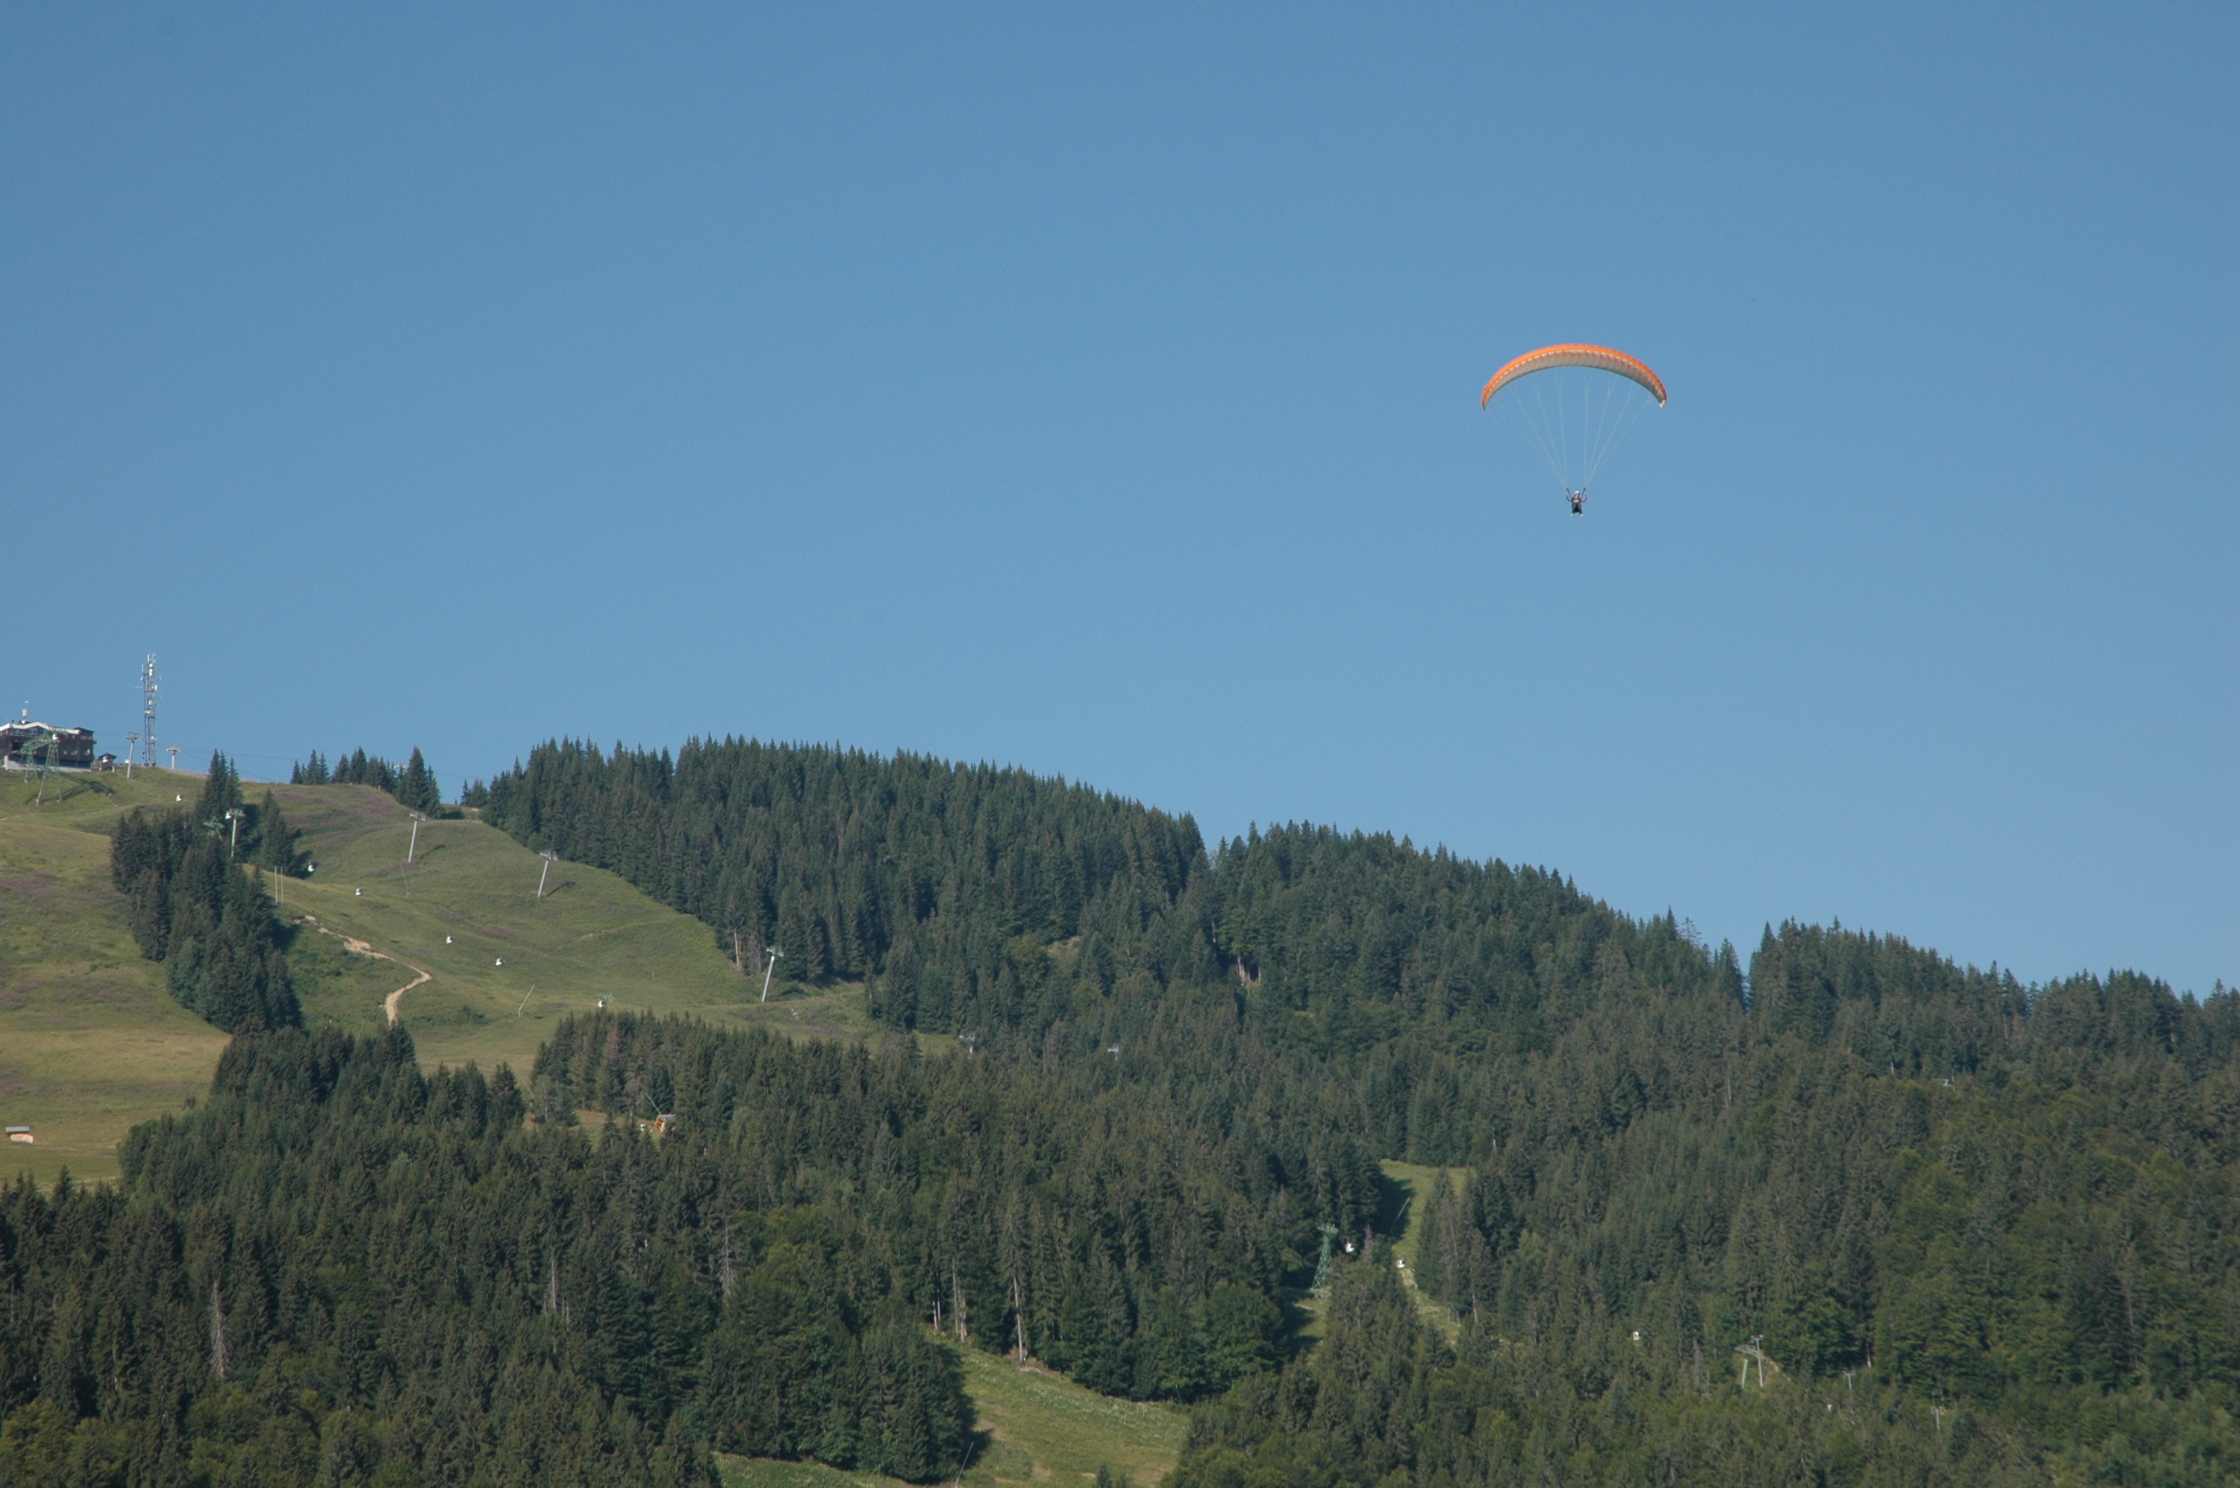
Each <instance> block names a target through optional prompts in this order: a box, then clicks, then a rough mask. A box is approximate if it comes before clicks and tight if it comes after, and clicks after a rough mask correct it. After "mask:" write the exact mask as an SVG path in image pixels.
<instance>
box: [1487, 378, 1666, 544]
mask: <svg viewBox="0 0 2240 1488" xmlns="http://www.w3.org/2000/svg"><path fill="white" fill-rule="evenodd" d="M1497 399H1498V401H1496V400H1497ZM1664 405H1665V390H1664V379H1663V378H1661V377H1659V376H1657V374H1656V373H1655V372H1654V371H1652V370H1650V367H1649V364H1648V363H1646V362H1644V361H1642V360H1641V359H1640V358H1639V357H1635V356H1630V355H1628V354H1627V353H1625V352H1622V351H1617V350H1614V349H1612V348H1611V347H1608V346H1589V345H1585V344H1584V343H1578V342H1567V343H1565V344H1562V345H1559V346H1543V347H1541V348H1540V349H1539V350H1538V351H1528V352H1526V353H1525V354H1524V355H1523V356H1521V357H1518V358H1517V359H1516V360H1514V361H1512V362H1510V363H1509V364H1508V365H1507V366H1505V367H1503V368H1502V369H1501V370H1500V371H1498V372H1496V373H1494V374H1493V378H1492V380H1491V381H1489V382H1488V383H1487V384H1486V388H1485V391H1484V392H1483V393H1482V394H1480V395H1479V397H1478V406H1479V407H1480V408H1494V409H1497V410H1498V411H1499V412H1501V413H1502V414H1503V415H1504V416H1505V417H1506V418H1507V419H1508V421H1509V423H1510V424H1511V426H1512V427H1514V428H1515V429H1516V431H1517V435H1518V437H1519V438H1520V439H1522V440H1523V441H1524V442H1525V444H1526V446H1527V447H1529V448H1530V449H1531V450H1532V451H1533V453H1535V454H1537V455H1538V456H1539V457H1540V459H1541V461H1542V463H1544V464H1545V465H1547V467H1548V469H1549V471H1550V473H1552V474H1553V475H1554V476H1555V478H1556V479H1557V481H1559V482H1560V483H1561V484H1562V486H1563V496H1564V500H1566V501H1568V502H1569V503H1570V504H1571V514H1572V515H1573V516H1575V517H1576V516H1584V515H1585V514H1586V509H1587V487H1588V486H1589V485H1591V484H1593V482H1594V478H1595V475H1596V474H1597V473H1598V472H1599V471H1600V470H1601V469H1602V462H1603V461H1604V460H1606V459H1608V458H1609V457H1610V452H1611V451H1612V450H1614V449H1616V448H1617V447H1618V445H1619V444H1620V443H1622V442H1623V441H1624V439H1625V437H1626V436H1627V435H1628V434H1630V433H1632V432H1633V430H1634V427H1635V426H1636V425H1637V424H1639V422H1640V421H1641V419H1642V418H1643V417H1644V416H1646V415H1647V414H1648V412H1649V411H1650V410H1651V409H1655V408H1662V407H1664Z"/></svg>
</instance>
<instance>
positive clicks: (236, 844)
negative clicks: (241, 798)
mask: <svg viewBox="0 0 2240 1488" xmlns="http://www.w3.org/2000/svg"><path fill="white" fill-rule="evenodd" d="M243 815H244V813H243V812H242V810H241V808H240V807H238V806H228V807H227V808H226V820H227V821H229V822H232V823H233V835H232V837H230V838H229V839H228V840H227V842H226V861H227V862H229V863H230V862H232V861H233V856H234V853H235V852H236V851H238V850H239V848H240V846H241V818H242V816H243Z"/></svg>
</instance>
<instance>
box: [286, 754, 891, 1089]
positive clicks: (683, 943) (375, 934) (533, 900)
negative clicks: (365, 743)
mask: <svg viewBox="0 0 2240 1488" xmlns="http://www.w3.org/2000/svg"><path fill="white" fill-rule="evenodd" d="M275 794H276V795H277V796H278V797H279V799H280V805H281V808H282V809H283V810H284V811H286V812H287V814H288V820H289V821H290V822H291V823H292V824H294V825H296V826H297V827H299V828H301V829H302V831H303V839H302V845H303V847H304V849H305V850H306V851H307V852H308V853H309V854H310V855H311V858H312V860H313V861H314V862H315V863H316V864H317V865H318V866H317V868H316V870H315V871H314V872H313V873H312V874H311V875H310V877H309V879H308V880H307V881H290V882H289V883H287V884H286V885H284V886H283V888H282V894H283V896H284V902H283V905H282V911H281V912H282V917H283V918H285V919H287V920H289V921H291V922H294V921H303V920H306V919H308V923H303V924H301V925H299V927H298V929H297V931H296V944H295V945H294V946H292V947H291V948H290V951H289V958H290V964H291V965H293V966H298V967H300V968H301V973H300V985H299V987H298V995H299V996H300V997H301V998H302V1000H303V1009H304V1019H305V1021H306V1022H307V1023H314V1024H316V1023H318V1022H321V1021H325V1020H333V1021H335V1022H339V1023H342V1024H345V1025H348V1026H352V1027H360V1028H366V1029H373V1028H378V1027H380V1026H381V1025H382V1023H383V1021H384V1015H383V1012H382V1008H381V1003H382V1000H383V997H384V995H385V994H386V993H388V992H391V991H394V990H396V989H397V988H400V987H404V986H406V985H407V984H408V983H410V982H412V981H413V980H414V979H415V977H416V976H417V975H418V974H419V973H420V972H423V971H424V972H427V973H428V974H429V977H430V979H429V980H428V981H427V982H425V983H423V984H421V985H419V986H416V987H413V988H412V989H411V990H409V991H407V992H406V993H405V994H404V996H403V997H402V998H401V999H400V1000H399V1004H398V1011H399V1015H400V1017H401V1019H402V1021H403V1023H404V1025H405V1027H406V1028H407V1029H409V1030H411V1033H412V1037H413V1041H414V1043H415V1044H416V1045H417V1046H418V1048H419V1050H420V1057H421V1060H422V1061H423V1062H424V1063H426V1064H429V1065H431V1066H433V1065H435V1064H438V1063H453V1064H458V1063H464V1062H465V1061H467V1060H469V1059H472V1060H475V1061H477V1062H478V1063H480V1064H481V1065H482V1066H483V1068H485V1069H488V1068H491V1067H492V1066H494V1065H496V1064H498V1063H499V1062H501V1061H503V1062H505V1063H509V1064H511V1065H513V1066H514V1068H515V1069H516V1070H517V1071H520V1072H522V1073H524V1074H525V1073H526V1072H527V1070H528V1068H529V1066H530V1065H531V1064H532V1063H533V1062H534V1061H535V1058H536V1052H537V1046H538V1045H539V1044H540V1043H542V1042H543V1041H544V1038H545V1035H546V1033H547V1032H548V1031H549V1030H550V1029H551V1027H552V1025H553V1023H554V1022H556V1021H557V1020H558V1019H560V1018H562V1017H564V1016H566V1015H567V1014H568V1013H571V1012H585V1011H589V1010H590V1009H591V1008H592V1007H593V1006H595V1005H596V1003H597V1002H598V1000H599V999H600V998H606V999H607V1000H608V1002H609V1004H610V1006H615V1007H622V1008H629V1009H633V1010H638V1011H644V1012H650V1013H689V1014H692V1015H695V1016H698V1017H701V1018H705V1019H707V1020H708V1021H710V1022H714V1023H718V1024H725V1025H730V1026H744V1025H746V1024H749V1023H755V1022H766V1023H768V1024H770V1025H771V1026H773V1027H777V1028H781V1029H783V1030H785V1031H786V1032H788V1033H798V1034H802V1035H805V1036H807V1035H817V1034H822V1035H827V1036H855V1037H861V1036H863V1035H864V1034H867V1033H869V1032H870V1031H871V1025H870V1022H869V1019H868V1018H866V1017H865V1016H864V1013H863V1010H862V1006H863V996H862V989H861V988H848V987H844V988H839V989H835V990H831V991H822V992H814V993H809V992H805V991H804V990H803V989H801V988H798V987H789V986H788V985H787V984H786V983H785V982H782V981H781V982H779V983H778V984H777V985H776V987H775V988H774V989H773V991H772V1000H771V1001H770V1003H769V1004H768V1005H767V1006H765V1005H763V1004H760V1003H759V1002H758V1001H757V998H758V996H759V994H760V992H761V987H760V985H759V984H758V983H752V982H750V981H749V980H748V979H747V978H745V977H743V976H741V975H740V974H739V973H738V972H736V971H733V970H732V969H731V964H730V962H729V961H728V960H727V959H725V957H724V956H723V955H722V954H721V953H720V952H719V951H718V950H717V949H716V946H715V940H714V937H713V936H711V935H710V934H709V932H708V929H707V927H706V926H705V925H702V924H701V923H700V922H699V921H697V920H694V919H690V918H688V917H687V916H684V915H681V914H678V913H676V912H675V911H674V910H670V909H667V908H664V907H663V906H661V905H659V904H656V903H654V902H653V901H652V900H650V899H648V898H647V897H646V896H645V895H643V894H641V893H639V892H638V891H637V890H636V889H634V888H632V887H631V886H630V885H629V884H627V883H625V882H623V881H622V880H621V879H620V878H617V877H616V876H615V875H613V874H611V873H606V872H603V871H601V870H599V869H596V868H587V867H584V866H583V865H581V864H578V863H566V862H559V863H554V864H553V865H552V872H551V876H550V878H549V879H548V880H547V882H546V884H545V891H544V897H543V899H541V900H540V899H539V898H538V897H537V880H538V876H539V874H540V873H541V872H542V871H543V868H544V863H543V862H542V861H541V860H540V859H539V858H538V856H537V855H536V854H535V853H533V852H531V851H529V850H528V849H527V848H525V847H523V846H521V845H520V844H519V843H517V842H515V841H514V840H513V839H512V838H510V837H508V836H506V835H505V834H504V833H502V832H500V831H498V830H496V829H495V828H493V827H489V826H486V825H484V824H483V823H481V822H479V821H475V820H471V819H462V820H455V821H432V822H428V823H425V824H424V825H422V826H421V828H420V841H419V847H418V850H417V853H416V860H415V862H414V863H413V864H412V866H411V867H410V868H409V869H408V868H407V867H406V865H405V861H404V858H405V850H406V847H407V845H408V843H409V841H410V838H411V829H412V822H411V818H410V817H409V816H408V815H407V814H406V812H405V810H404V808H403V807H401V806H399V805H398V804H397V803H396V802H395V801H393V800H391V799H390V798H389V797H387V796H385V795H382V794H381V793H380V792H378V791H374V790H371V789H369V788H367V787H364V786H280V787H277V788H276V789H275ZM321 932H331V934H322V933H321ZM344 938H347V939H351V940H357V941H360V942H363V943H364V944H366V945H367V946H368V947H369V948H370V949H371V950H373V951H376V952H379V953H381V954H382V955H385V956H388V957H391V958H393V959H392V960H390V961H382V962H375V961H369V960H368V959H367V958H366V957H364V956H359V955H353V954H351V953H350V952H349V951H348V950H347V949H346V948H345V947H344V943H343V941H344ZM500 961H503V962H504V965H502V966H501V965H499V964H498V963H499V962H500Z"/></svg>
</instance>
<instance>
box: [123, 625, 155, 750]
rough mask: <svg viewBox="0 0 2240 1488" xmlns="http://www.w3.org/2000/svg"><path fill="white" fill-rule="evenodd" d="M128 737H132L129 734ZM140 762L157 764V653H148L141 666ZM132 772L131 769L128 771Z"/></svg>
mask: <svg viewBox="0 0 2240 1488" xmlns="http://www.w3.org/2000/svg"><path fill="white" fill-rule="evenodd" d="M127 737H130V736H129V735H128V736H127ZM140 749H141V756H140V763H141V764H143V765H146V766H147V767H148V768H149V769H151V770H152V769H154V768H155V764H156V654H155V652H153V651H150V652H149V653H148V660H147V662H146V663H145V664H144V665H142V666H141V668H140ZM126 773H127V774H130V773H131V772H130V771H127V772H126Z"/></svg>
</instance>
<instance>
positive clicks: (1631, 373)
mask: <svg viewBox="0 0 2240 1488" xmlns="http://www.w3.org/2000/svg"><path fill="white" fill-rule="evenodd" d="M1552 367H1593V368H1595V369H1597V370H1598V371H1603V372H1615V373H1617V374H1618V376H1620V377H1624V378H1628V379H1630V380H1632V381H1634V382H1638V383H1640V384H1641V385H1642V386H1643V387H1645V388H1647V389H1648V390H1649V393H1650V395H1651V396H1652V397H1654V398H1655V399H1656V400H1657V406H1658V407H1659V408H1662V407H1663V406H1664V379H1663V378H1661V377H1659V376H1657V374H1656V373H1654V372H1652V371H1650V370H1649V364H1648V363H1647V362H1644V361H1642V360H1641V359H1640V358H1639V357H1630V356H1627V355H1626V354H1625V353H1624V352H1622V351H1613V350H1611V349H1610V348H1609V347H1607V346H1586V345H1581V344H1568V345H1564V346H1543V347H1541V348H1540V349H1539V350H1538V351H1528V352H1526V353H1525V354H1524V355H1523V356H1521V357H1518V358H1517V359H1516V360H1515V361H1513V362H1511V363H1510V364H1509V365H1508V366H1506V367H1503V368H1502V369H1501V370H1500V371H1498V372H1496V373H1494V374H1493V381H1491V382H1489V383H1487V384H1486V390H1485V392H1484V393H1483V394H1482V395H1481V396H1480V397H1479V399H1478V406H1479V407H1480V408H1483V407H1485V406H1486V405H1487V404H1488V403H1491V402H1492V401H1493V395H1494V394H1495V393H1498V392H1500V391H1501V390H1502V389H1503V388H1505V387H1507V386H1508V385H1509V384H1510V383H1512V382H1515V381H1516V380H1517V379H1518V378H1520V377H1530V376H1531V375H1532V374H1533V373H1535V372H1545V371H1547V370H1549V369H1550V368H1552ZM1503 406H1507V405H1503Z"/></svg>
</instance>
